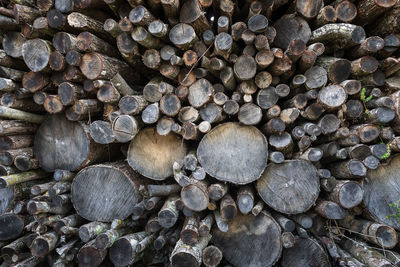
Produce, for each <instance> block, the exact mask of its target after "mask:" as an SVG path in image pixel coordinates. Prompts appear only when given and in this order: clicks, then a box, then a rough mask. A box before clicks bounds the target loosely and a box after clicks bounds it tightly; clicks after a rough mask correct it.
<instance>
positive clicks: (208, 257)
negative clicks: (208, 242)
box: [203, 246, 223, 267]
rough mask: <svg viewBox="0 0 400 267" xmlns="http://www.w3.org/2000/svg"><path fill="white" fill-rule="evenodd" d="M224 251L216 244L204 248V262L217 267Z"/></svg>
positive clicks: (208, 266) (209, 266) (210, 266)
mask: <svg viewBox="0 0 400 267" xmlns="http://www.w3.org/2000/svg"><path fill="white" fill-rule="evenodd" d="M222 256H223V255H222V251H221V250H220V249H219V248H218V247H216V246H208V247H206V248H205V249H203V264H204V265H205V266H207V267H216V266H218V264H219V263H220V262H221V260H222Z"/></svg>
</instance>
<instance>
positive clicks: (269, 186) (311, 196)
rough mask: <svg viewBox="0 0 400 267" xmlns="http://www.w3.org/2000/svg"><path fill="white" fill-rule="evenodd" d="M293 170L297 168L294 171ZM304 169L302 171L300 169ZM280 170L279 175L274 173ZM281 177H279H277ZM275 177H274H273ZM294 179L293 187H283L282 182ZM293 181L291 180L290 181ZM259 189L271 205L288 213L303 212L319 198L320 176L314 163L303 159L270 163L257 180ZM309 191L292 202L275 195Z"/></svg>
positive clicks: (263, 197)
mask: <svg viewBox="0 0 400 267" xmlns="http://www.w3.org/2000/svg"><path fill="white" fill-rule="evenodd" d="M292 170H296V172H295V173H292ZM300 170H302V171H300ZM275 172H279V173H280V175H279V176H275V175H274V173H275ZM277 177H279V179H277ZM272 178H273V179H272ZM291 180H293V187H281V186H280V185H281V184H282V183H289V182H290V181H291ZM290 183H291V182H290ZM256 187H257V191H258V193H259V194H260V196H261V198H262V199H263V200H264V201H265V202H266V203H267V204H268V205H269V206H271V207H273V208H274V209H275V210H277V211H279V212H283V213H286V214H294V213H301V212H304V211H306V210H308V209H309V208H310V207H311V206H312V205H313V204H314V202H315V200H316V199H317V196H318V193H319V177H318V174H317V170H316V169H315V168H314V167H313V165H312V164H311V163H309V162H307V161H303V160H291V161H285V162H284V163H281V164H270V165H268V167H267V168H266V170H265V172H264V173H263V175H262V176H261V178H260V179H259V180H258V181H257V186H256ZM305 190H306V191H307V192H308V194H307V195H304V194H302V196H303V197H302V199H299V198H298V197H296V198H289V199H292V200H293V201H291V202H290V203H289V202H287V198H285V199H286V200H285V201H283V199H281V198H277V197H274V196H275V195H279V196H290V195H298V193H297V192H305Z"/></svg>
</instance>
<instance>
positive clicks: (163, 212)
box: [158, 196, 179, 228]
mask: <svg viewBox="0 0 400 267" xmlns="http://www.w3.org/2000/svg"><path fill="white" fill-rule="evenodd" d="M177 199H178V197H176V196H170V197H168V199H167V200H166V201H165V203H164V205H163V206H162V208H161V209H160V211H159V212H158V221H159V224H160V225H161V226H162V227H164V228H171V227H173V226H174V225H175V223H176V222H177V220H178V216H179V210H178V209H177V208H176V200H177Z"/></svg>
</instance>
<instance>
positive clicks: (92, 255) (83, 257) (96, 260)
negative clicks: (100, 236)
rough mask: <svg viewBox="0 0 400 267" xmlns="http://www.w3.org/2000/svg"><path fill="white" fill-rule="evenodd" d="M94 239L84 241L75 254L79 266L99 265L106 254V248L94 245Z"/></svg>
mask: <svg viewBox="0 0 400 267" xmlns="http://www.w3.org/2000/svg"><path fill="white" fill-rule="evenodd" d="M95 244H96V242H95V240H92V241H90V242H88V243H86V244H85V245H84V246H82V247H81V248H80V249H79V252H78V254H77V259H78V263H79V265H81V266H100V265H101V263H102V262H103V261H104V259H105V258H106V256H107V250H102V249H99V248H97V247H96V246H95Z"/></svg>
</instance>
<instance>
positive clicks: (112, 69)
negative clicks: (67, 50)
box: [80, 52, 139, 81]
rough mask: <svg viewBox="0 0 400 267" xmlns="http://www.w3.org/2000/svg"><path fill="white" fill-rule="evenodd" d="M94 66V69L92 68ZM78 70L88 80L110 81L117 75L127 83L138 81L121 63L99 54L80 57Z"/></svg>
mask: <svg viewBox="0 0 400 267" xmlns="http://www.w3.org/2000/svg"><path fill="white" fill-rule="evenodd" d="M93 66H96V67H93ZM80 69H81V71H82V73H83V75H85V76H86V77H87V78H88V79H91V80H95V79H111V78H113V77H114V75H115V74H117V73H119V74H120V75H121V76H122V77H124V78H125V79H126V80H127V81H134V80H136V81H137V80H139V79H137V78H138V75H137V74H135V75H133V73H132V72H131V68H130V67H129V66H128V65H127V64H126V63H125V62H123V61H120V60H118V59H115V58H111V57H108V56H105V55H102V54H99V53H95V52H92V53H88V54H85V55H84V56H83V57H82V63H81V65H80Z"/></svg>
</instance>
